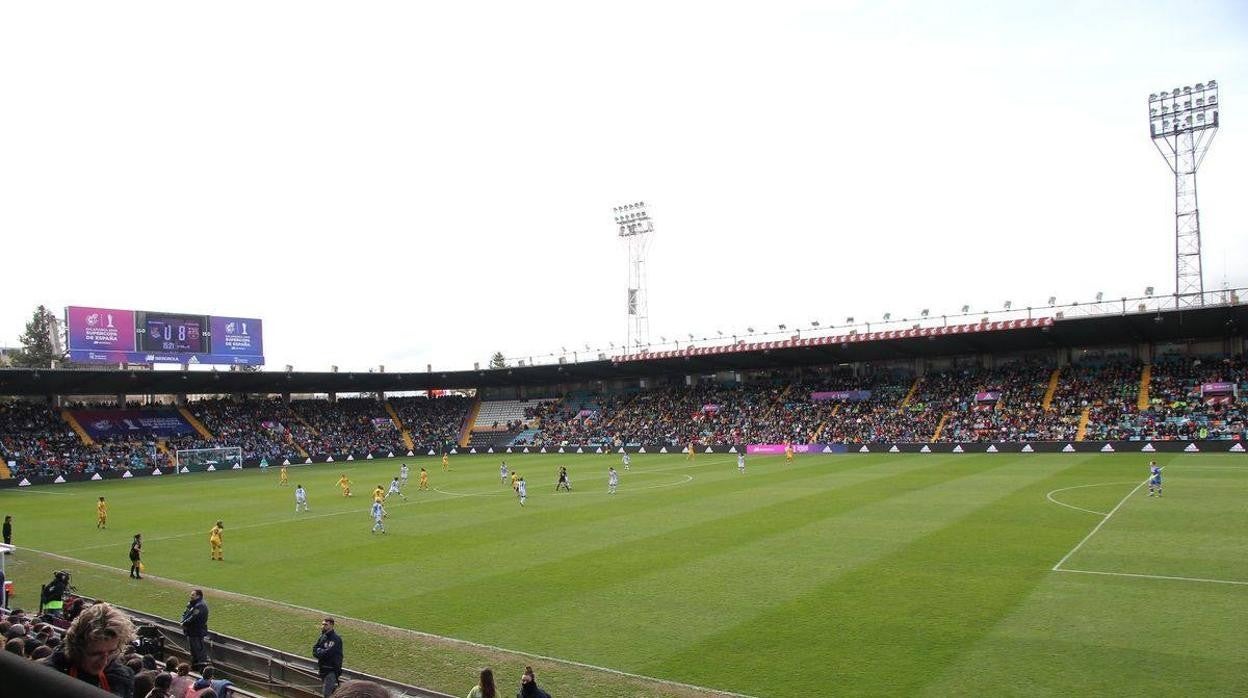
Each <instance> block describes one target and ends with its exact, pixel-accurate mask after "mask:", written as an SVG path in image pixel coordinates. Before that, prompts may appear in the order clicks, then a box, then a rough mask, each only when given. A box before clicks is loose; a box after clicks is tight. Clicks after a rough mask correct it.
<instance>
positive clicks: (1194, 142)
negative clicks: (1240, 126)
mask: <svg viewBox="0 0 1248 698" xmlns="http://www.w3.org/2000/svg"><path fill="white" fill-rule="evenodd" d="M1218 111H1219V105H1218V82H1217V81H1216V80H1210V81H1209V82H1205V83H1200V82H1198V83H1196V84H1195V85H1187V86H1184V87H1176V88H1174V89H1172V90H1167V91H1163V92H1161V93H1160V94H1156V93H1154V94H1151V95H1149V96H1148V128H1149V132H1150V133H1151V134H1152V138H1153V145H1155V146H1157V152H1159V153H1161V157H1162V158H1164V159H1165V161H1166V164H1167V165H1169V166H1170V171H1171V172H1173V173H1174V255H1175V256H1174V293H1175V299H1176V300H1177V302H1178V304H1179V305H1180V306H1181V307H1182V306H1193V305H1203V304H1204V299H1205V296H1204V292H1205V277H1204V274H1203V272H1202V271H1201V266H1200V208H1199V207H1198V206H1197V203H1196V170H1197V169H1199V168H1200V163H1201V161H1203V160H1204V159H1205V153H1207V152H1209V145H1210V144H1211V143H1213V137H1214V136H1216V135H1217V133H1218Z"/></svg>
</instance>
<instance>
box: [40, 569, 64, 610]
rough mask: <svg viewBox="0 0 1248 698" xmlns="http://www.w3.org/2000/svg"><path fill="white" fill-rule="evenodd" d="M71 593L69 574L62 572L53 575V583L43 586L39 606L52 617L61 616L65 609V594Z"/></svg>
mask: <svg viewBox="0 0 1248 698" xmlns="http://www.w3.org/2000/svg"><path fill="white" fill-rule="evenodd" d="M66 591H69V572H66V571H65V570H60V571H58V572H54V573H53V574H52V581H50V582H48V583H47V584H44V585H43V589H42V590H41V592H40V594H41V595H40V597H39V606H40V607H41V608H42V609H43V612H44V613H47V614H49V615H51V616H54V617H55V616H59V615H61V611H62V609H64V607H65V592H66Z"/></svg>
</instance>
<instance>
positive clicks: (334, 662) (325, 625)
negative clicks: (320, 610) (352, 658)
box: [312, 618, 342, 698]
mask: <svg viewBox="0 0 1248 698" xmlns="http://www.w3.org/2000/svg"><path fill="white" fill-rule="evenodd" d="M312 656H314V657H316V669H317V673H318V674H319V675H320V677H321V681H323V682H324V685H323V687H322V688H323V692H322V695H323V696H325V698H329V696H330V695H332V694H333V692H334V690H335V689H337V688H338V677H340V676H342V638H341V637H339V636H338V633H337V632H335V631H334V619H333V618H326V619H325V620H323V621H321V637H320V638H319V639H317V641H316V644H315V645H313V646H312Z"/></svg>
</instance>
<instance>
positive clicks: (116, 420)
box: [70, 410, 195, 439]
mask: <svg viewBox="0 0 1248 698" xmlns="http://www.w3.org/2000/svg"><path fill="white" fill-rule="evenodd" d="M70 412H71V413H72V414H73V415H74V419H76V420H78V423H79V424H80V425H82V428H83V429H86V430H87V434H89V435H90V436H91V438H93V439H111V438H117V437H121V438H126V437H131V438H136V439H140V438H145V437H148V436H185V435H188V434H194V433H195V428H194V427H192V426H191V425H190V424H188V423H187V422H186V420H185V419H183V418H182V415H181V414H179V413H178V412H177V411H176V410H70Z"/></svg>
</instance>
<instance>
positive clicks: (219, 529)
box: [208, 521, 225, 562]
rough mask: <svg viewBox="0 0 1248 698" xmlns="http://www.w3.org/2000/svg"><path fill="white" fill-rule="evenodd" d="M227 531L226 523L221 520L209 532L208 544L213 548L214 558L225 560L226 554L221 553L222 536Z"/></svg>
mask: <svg viewBox="0 0 1248 698" xmlns="http://www.w3.org/2000/svg"><path fill="white" fill-rule="evenodd" d="M224 532H225V524H223V523H221V522H220V521H218V522H217V525H216V526H213V527H212V530H211V531H209V532H208V545H209V547H211V548H212V559H214V560H221V561H222V562H224V561H225V555H223V554H222V553H221V536H222V534H223V533H224Z"/></svg>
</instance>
